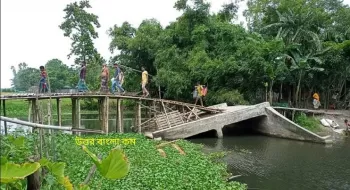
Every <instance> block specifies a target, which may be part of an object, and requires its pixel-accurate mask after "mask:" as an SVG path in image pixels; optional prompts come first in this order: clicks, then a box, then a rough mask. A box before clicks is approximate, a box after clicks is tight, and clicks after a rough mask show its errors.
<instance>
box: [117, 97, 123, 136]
mask: <svg viewBox="0 0 350 190" xmlns="http://www.w3.org/2000/svg"><path fill="white" fill-rule="evenodd" d="M121 106H122V99H119V98H118V99H117V133H123V132H124V126H123V114H122V108H121Z"/></svg>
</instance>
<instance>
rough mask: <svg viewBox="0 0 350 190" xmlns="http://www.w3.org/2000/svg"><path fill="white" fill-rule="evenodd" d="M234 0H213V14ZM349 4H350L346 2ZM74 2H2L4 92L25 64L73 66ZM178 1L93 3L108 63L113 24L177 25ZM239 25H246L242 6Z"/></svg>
mask: <svg viewBox="0 0 350 190" xmlns="http://www.w3.org/2000/svg"><path fill="white" fill-rule="evenodd" d="M230 1H231V0H215V1H214V0H210V2H211V5H212V11H213V12H217V11H218V10H219V9H220V8H221V5H222V4H224V3H227V2H230ZM346 1H347V3H348V4H350V0H345V2H346ZM70 2H74V1H73V0H50V1H48V0H31V1H28V0H2V1H1V88H9V87H10V85H11V82H10V79H11V78H13V75H12V72H11V70H10V67H11V66H12V65H13V66H16V67H17V65H18V64H19V63H20V62H26V63H27V64H28V65H29V66H30V67H36V68H38V67H39V66H40V65H44V64H45V63H46V62H47V61H48V60H50V59H53V58H58V59H60V60H62V61H63V62H64V63H65V64H67V65H71V64H73V61H74V60H73V58H71V59H70V60H68V59H67V55H68V54H69V51H70V44H71V41H70V40H69V39H68V38H66V37H64V36H63V31H62V30H60V29H59V27H58V25H60V24H61V23H62V22H63V17H64V14H65V13H64V12H63V9H64V8H65V7H66V5H67V4H68V3H70ZM174 3H175V0H147V1H145V0H123V1H120V0H119V1H117V0H103V1H101V0H91V5H92V7H93V8H92V9H91V10H90V11H91V12H93V13H94V14H96V15H98V16H99V22H100V24H101V28H99V29H98V30H97V31H98V32H99V39H97V40H95V47H96V48H97V49H98V51H99V52H100V53H101V54H102V56H103V57H104V58H105V59H109V57H110V56H111V53H110V52H109V50H108V47H109V42H110V38H109V37H108V36H107V34H106V31H107V30H108V29H109V28H110V27H112V26H113V25H114V24H118V25H121V24H122V23H123V22H124V21H128V22H129V23H131V24H132V25H133V26H135V27H137V26H138V25H139V24H140V23H141V21H142V20H143V19H146V18H156V19H157V20H159V21H160V23H161V24H162V25H163V26H165V25H167V24H168V23H169V22H171V21H174V20H175V19H176V18H177V17H178V16H179V15H180V13H179V12H178V11H176V10H175V9H174V8H173V5H174ZM240 6H241V7H240V11H239V12H240V13H239V18H238V22H237V23H239V22H240V21H244V18H243V16H242V10H244V9H245V8H246V5H245V2H241V3H240Z"/></svg>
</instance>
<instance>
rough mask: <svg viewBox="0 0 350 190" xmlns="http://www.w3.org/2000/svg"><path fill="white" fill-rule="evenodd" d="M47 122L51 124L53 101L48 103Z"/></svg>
mask: <svg viewBox="0 0 350 190" xmlns="http://www.w3.org/2000/svg"><path fill="white" fill-rule="evenodd" d="M47 124H48V125H51V102H49V103H48V104H47Z"/></svg>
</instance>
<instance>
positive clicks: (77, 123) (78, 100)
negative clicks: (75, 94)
mask: <svg viewBox="0 0 350 190" xmlns="http://www.w3.org/2000/svg"><path fill="white" fill-rule="evenodd" d="M76 125H77V129H80V128H81V114H80V99H77V116H76ZM79 134H80V133H79Z"/></svg>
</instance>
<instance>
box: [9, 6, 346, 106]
mask: <svg viewBox="0 0 350 190" xmlns="http://www.w3.org/2000/svg"><path fill="white" fill-rule="evenodd" d="M188 1H189V0H178V1H177V2H176V3H175V5H174V8H176V9H177V10H179V11H181V12H182V15H181V16H180V17H179V18H177V20H176V21H174V22H172V23H170V24H169V25H168V26H166V27H162V26H161V25H160V23H159V22H158V21H157V20H155V19H146V20H144V21H143V22H142V23H141V24H140V26H138V27H135V26H132V25H131V24H130V23H128V22H127V21H125V22H124V23H123V24H122V25H114V26H113V27H111V28H110V29H109V31H108V35H109V36H110V37H111V42H110V46H109V49H110V51H111V52H112V53H114V52H119V54H118V55H116V56H114V57H112V58H111V59H110V63H114V62H119V63H121V64H122V65H124V66H126V67H123V68H122V69H123V70H124V71H125V74H126V82H125V84H124V86H125V88H126V90H127V91H139V90H140V85H139V81H140V74H139V73H138V72H135V71H134V70H130V69H128V68H133V69H137V70H140V68H141V66H145V67H146V69H147V70H148V72H149V74H150V75H151V76H152V77H151V83H150V88H151V89H152V90H153V92H154V93H153V96H156V94H157V93H158V92H157V91H158V87H159V86H160V88H161V91H162V92H163V93H162V94H163V96H164V97H165V98H169V99H178V100H183V101H190V100H191V92H192V90H193V86H194V85H195V83H196V82H197V81H199V82H201V83H202V84H206V85H208V87H209V92H208V96H207V98H206V103H207V104H214V103H221V101H225V102H227V103H229V104H242V103H246V101H248V102H249V103H257V102H261V101H265V100H266V99H267V100H268V101H270V102H273V101H279V102H287V103H290V105H292V106H298V107H307V106H309V105H308V104H310V103H311V102H312V101H311V97H312V94H313V93H314V92H318V93H319V94H320V95H321V102H322V105H323V106H325V107H326V108H327V107H328V106H329V105H330V104H334V105H335V107H336V108H340V109H342V108H345V107H346V105H347V104H348V103H347V102H346V99H350V94H349V80H350V41H349V40H350V27H349V26H350V8H349V6H347V5H344V4H343V2H342V1H341V0H335V1H327V0H296V1H288V0H261V1H260V0H249V1H248V4H247V5H248V9H247V10H246V11H245V14H244V15H245V17H246V18H247V21H248V29H245V28H244V27H243V26H241V25H237V24H233V23H232V20H233V19H235V18H236V13H237V10H238V6H237V4H235V3H229V4H226V5H224V6H223V7H222V10H221V11H219V12H218V13H215V14H211V13H210V11H209V9H210V5H209V3H206V2H205V1H202V0H191V2H188ZM190 4H191V5H190ZM90 7H91V6H90V4H89V2H88V1H86V0H85V1H82V2H80V3H72V4H69V5H68V6H67V8H66V9H65V10H64V11H65V12H66V17H65V18H64V19H65V21H64V22H63V24H62V25H61V26H60V28H61V29H62V30H64V32H65V36H69V37H70V38H71V39H72V42H73V43H72V54H74V55H76V56H77V57H78V58H77V60H76V63H79V62H80V61H82V60H84V59H85V60H87V61H88V69H87V70H88V77H87V78H88V79H87V83H88V85H89V88H90V89H91V90H96V89H98V88H99V80H98V77H99V76H98V73H97V72H96V69H98V68H99V67H100V66H101V63H103V62H104V60H103V58H101V57H100V56H99V54H98V53H97V51H96V50H95V48H93V43H92V39H95V38H97V37H98V35H97V33H96V32H95V29H94V27H95V26H96V27H99V23H98V16H96V15H93V14H92V13H87V12H86V9H87V8H90ZM78 31H81V32H80V33H79V32H78ZM48 67H49V66H48ZM77 72H78V70H77ZM50 74H51V73H50V72H49V75H50ZM66 74H67V75H68V73H66ZM15 76H16V75H15ZM18 78H19V72H18V77H17V78H16V77H15V79H14V86H15V87H16V88H20V89H23V88H22V86H25V85H26V83H25V84H21V83H19V82H18V81H20V80H19V79H18ZM66 78H70V79H71V81H69V82H68V83H69V85H70V86H72V87H75V85H76V83H77V76H76V75H75V76H73V77H72V76H69V77H68V76H66ZM67 80H69V79H67ZM26 82H29V81H26ZM50 82H51V83H56V82H58V83H62V82H60V81H59V80H58V81H54V80H51V81H50ZM62 85H63V84H62ZM62 85H61V84H52V87H53V88H60V87H61V86H62ZM65 85H66V84H65ZM156 92H157V93H156ZM335 94H338V96H334V98H333V99H332V96H333V95H335Z"/></svg>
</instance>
